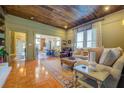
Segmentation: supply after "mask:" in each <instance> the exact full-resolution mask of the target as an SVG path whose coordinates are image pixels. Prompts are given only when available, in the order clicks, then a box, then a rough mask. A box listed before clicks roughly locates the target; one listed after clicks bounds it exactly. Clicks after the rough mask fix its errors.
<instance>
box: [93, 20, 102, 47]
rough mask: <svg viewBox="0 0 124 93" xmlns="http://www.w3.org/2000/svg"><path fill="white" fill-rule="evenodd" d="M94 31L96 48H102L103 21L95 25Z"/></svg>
mask: <svg viewBox="0 0 124 93" xmlns="http://www.w3.org/2000/svg"><path fill="white" fill-rule="evenodd" d="M92 29H93V30H94V31H96V47H102V29H101V21H99V22H96V23H93V24H92Z"/></svg>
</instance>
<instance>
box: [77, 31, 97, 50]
mask: <svg viewBox="0 0 124 93" xmlns="http://www.w3.org/2000/svg"><path fill="white" fill-rule="evenodd" d="M83 47H88V48H89V47H96V32H95V31H94V30H93V29H88V30H86V31H82V32H78V33H77V48H83Z"/></svg>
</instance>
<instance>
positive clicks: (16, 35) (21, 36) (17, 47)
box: [11, 32, 26, 60]
mask: <svg viewBox="0 0 124 93" xmlns="http://www.w3.org/2000/svg"><path fill="white" fill-rule="evenodd" d="M11 56H12V57H13V58H14V59H15V60H25V59H26V33H23V32H11Z"/></svg>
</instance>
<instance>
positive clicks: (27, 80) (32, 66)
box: [3, 61, 63, 88]
mask: <svg viewBox="0 0 124 93" xmlns="http://www.w3.org/2000/svg"><path fill="white" fill-rule="evenodd" d="M11 66H12V71H11V73H10V75H9V76H8V79H7V81H6V83H5V84H4V86H3V87H4V88H62V87H63V86H62V85H61V84H60V83H59V82H58V81H57V80H56V79H55V78H54V77H53V76H52V75H51V74H50V73H49V72H48V70H47V69H46V68H45V67H44V66H43V65H42V64H41V63H40V62H38V61H26V62H25V61H13V62H11Z"/></svg>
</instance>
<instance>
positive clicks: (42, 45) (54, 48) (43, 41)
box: [35, 34, 61, 59]
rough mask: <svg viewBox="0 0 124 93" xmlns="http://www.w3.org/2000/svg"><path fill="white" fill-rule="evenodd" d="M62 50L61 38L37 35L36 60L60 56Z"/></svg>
mask: <svg viewBox="0 0 124 93" xmlns="http://www.w3.org/2000/svg"><path fill="white" fill-rule="evenodd" d="M60 50H61V38H60V37H56V36H49V35H42V34H36V36H35V57H36V59H41V58H46V57H48V56H59V53H60Z"/></svg>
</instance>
